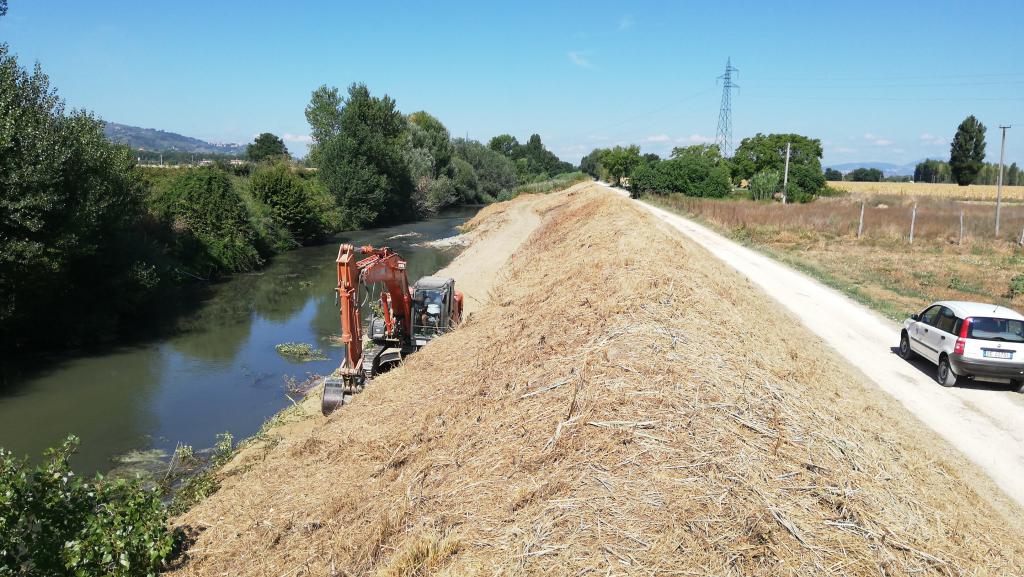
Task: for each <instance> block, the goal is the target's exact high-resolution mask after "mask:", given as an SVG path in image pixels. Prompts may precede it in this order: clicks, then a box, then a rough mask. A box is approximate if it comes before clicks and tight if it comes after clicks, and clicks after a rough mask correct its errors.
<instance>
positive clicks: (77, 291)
mask: <svg viewBox="0 0 1024 577" xmlns="http://www.w3.org/2000/svg"><path fill="white" fill-rule="evenodd" d="M143 194H144V189H143V182H142V179H141V178H140V175H139V173H138V171H137V170H136V169H135V161H134V159H133V158H132V155H131V153H130V152H129V150H128V149H127V148H126V147H123V146H118V145H114V144H112V143H111V142H110V141H109V140H107V139H106V137H105V136H104V135H103V124H102V122H100V121H99V120H97V119H96V118H94V117H92V116H90V115H89V114H87V113H85V112H81V111H75V112H71V113H66V112H65V109H64V102H63V101H62V100H61V99H60V98H59V97H58V96H57V93H56V91H55V90H53V89H52V88H51V87H50V84H49V79H48V78H47V77H46V75H45V74H43V72H42V70H41V69H40V67H39V66H38V65H36V68H35V70H34V71H33V72H32V73H29V72H27V71H25V70H23V69H22V68H20V67H19V66H18V62H17V59H16V58H15V57H14V56H13V55H9V54H8V48H7V45H6V44H0V346H13V345H14V344H16V343H24V342H28V341H33V340H39V339H46V340H54V339H60V340H64V339H67V338H70V337H71V336H72V335H73V334H75V332H76V331H75V329H76V328H78V327H88V333H89V338H90V339H92V340H95V339H96V337H97V336H98V335H102V334H103V333H104V331H106V330H108V329H113V328H114V327H115V326H116V320H117V317H118V315H119V314H122V313H128V312H132V311H133V309H134V306H135V305H136V304H138V303H139V302H140V301H142V300H144V298H145V295H146V294H147V291H149V290H150V289H152V288H154V287H155V286H156V285H157V284H158V280H159V279H158V277H157V271H156V269H155V266H154V264H153V263H152V260H151V259H150V252H151V251H149V250H148V248H149V244H148V243H147V242H146V240H145V238H144V237H142V236H141V234H140V230H139V226H140V220H141V216H142V213H143V207H142V203H143ZM83 303H87V306H83ZM53 322H57V323H59V326H60V327H61V329H60V330H59V331H53V330H52V329H50V328H48V327H52V326H53ZM46 333H50V334H46Z"/></svg>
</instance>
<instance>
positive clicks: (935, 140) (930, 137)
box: [921, 132, 949, 146]
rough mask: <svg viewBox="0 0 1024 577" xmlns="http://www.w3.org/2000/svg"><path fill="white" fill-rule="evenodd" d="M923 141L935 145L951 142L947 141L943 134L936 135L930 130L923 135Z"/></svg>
mask: <svg viewBox="0 0 1024 577" xmlns="http://www.w3.org/2000/svg"><path fill="white" fill-rule="evenodd" d="M921 142H923V143H925V144H930V145H933V146H939V145H945V144H949V143H948V142H946V139H945V138H942V137H941V136H935V135H934V134H931V133H928V132H925V133H924V134H922V135H921Z"/></svg>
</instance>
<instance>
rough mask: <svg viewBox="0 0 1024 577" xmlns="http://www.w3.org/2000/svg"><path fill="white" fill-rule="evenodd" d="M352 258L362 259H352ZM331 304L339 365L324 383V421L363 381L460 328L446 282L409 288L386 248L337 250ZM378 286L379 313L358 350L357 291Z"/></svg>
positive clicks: (454, 296)
mask: <svg viewBox="0 0 1024 577" xmlns="http://www.w3.org/2000/svg"><path fill="white" fill-rule="evenodd" d="M357 252H358V253H360V254H361V255H362V256H363V258H361V259H360V258H358V256H357ZM337 262H338V286H337V288H336V289H335V291H336V299H337V303H338V306H339V308H340V309H341V341H342V343H343V344H344V346H345V361H344V363H343V364H342V365H341V367H340V368H339V369H338V370H337V371H336V372H335V374H334V375H332V376H330V377H327V378H326V379H324V396H323V401H322V404H321V410H322V411H323V413H324V414H325V415H327V414H329V413H331V412H332V411H334V410H335V409H337V408H338V407H340V406H341V405H344V404H345V399H346V397H348V396H351V395H353V394H355V393H358V392H360V391H362V390H363V388H364V387H365V386H366V381H367V380H368V379H370V378H372V377H374V376H376V375H377V374H379V373H382V372H384V371H386V370H388V369H390V368H392V367H394V366H395V365H397V364H398V363H400V362H401V361H402V359H403V358H404V357H405V356H407V355H409V354H412V353H414V352H416V351H418V350H419V349H420V348H421V347H423V346H424V345H426V344H427V343H428V342H430V341H431V340H432V339H434V338H437V337H439V336H441V335H443V334H444V333H446V332H448V331H450V330H452V329H453V328H454V327H455V326H456V325H458V324H459V323H460V322H462V300H463V297H462V293H461V292H459V291H457V290H455V280H454V279H451V278H442V277H433V276H426V277H423V278H421V279H420V280H418V281H416V284H415V285H414V286H412V287H410V286H409V279H408V278H407V277H406V274H405V265H406V263H405V261H404V260H402V258H401V257H400V256H398V254H397V253H395V252H393V251H392V250H391V249H389V248H387V247H381V248H374V247H372V246H363V247H359V248H358V249H357V248H356V247H355V246H353V245H351V244H343V245H341V248H340V249H338V261H337ZM378 283H380V284H382V285H383V290H381V293H380V308H379V309H377V310H374V311H373V313H372V314H371V315H370V318H369V322H368V323H367V326H368V329H369V330H368V332H369V340H370V341H371V342H372V346H371V347H368V348H367V349H366V350H365V351H364V350H363V324H362V315H361V312H362V311H361V310H360V308H361V304H362V303H361V302H360V299H361V296H360V292H361V290H360V289H361V288H365V287H373V286H375V285H377V284H378Z"/></svg>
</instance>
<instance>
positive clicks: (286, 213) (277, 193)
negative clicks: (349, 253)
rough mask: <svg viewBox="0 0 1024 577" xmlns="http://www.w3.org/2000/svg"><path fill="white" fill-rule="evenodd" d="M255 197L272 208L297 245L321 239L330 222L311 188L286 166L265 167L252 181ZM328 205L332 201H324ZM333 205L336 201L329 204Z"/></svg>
mask: <svg viewBox="0 0 1024 577" xmlns="http://www.w3.org/2000/svg"><path fill="white" fill-rule="evenodd" d="M249 190H250V191H251V192H252V195H253V197H254V198H255V199H256V200H258V201H260V202H261V203H263V204H265V205H266V206H268V207H269V208H270V212H271V215H272V218H273V220H274V222H275V224H277V225H278V226H280V227H282V228H284V229H285V230H286V231H287V232H288V234H289V235H291V237H292V239H294V242H295V243H297V244H309V243H311V242H316V241H319V240H322V239H323V238H324V237H325V236H326V235H327V233H328V231H329V225H330V223H329V222H327V221H326V219H325V218H324V213H325V212H330V207H328V210H327V211H325V210H324V207H323V206H320V203H318V199H317V198H316V195H315V193H314V191H313V190H312V187H311V186H309V185H308V183H307V182H305V181H304V180H302V178H300V177H299V176H298V175H296V174H295V173H294V172H292V170H291V167H289V166H288V164H287V163H284V162H278V163H276V164H273V165H269V166H262V167H260V168H259V169H257V170H256V172H255V173H254V174H253V176H252V180H250V181H249ZM325 200H327V201H328V202H330V201H331V199H329V198H328V199H325ZM330 203H331V204H332V205H333V202H330Z"/></svg>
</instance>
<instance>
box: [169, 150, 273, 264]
mask: <svg viewBox="0 0 1024 577" xmlns="http://www.w3.org/2000/svg"><path fill="white" fill-rule="evenodd" d="M152 204H153V208H154V210H155V211H156V212H157V214H158V216H160V217H161V218H162V219H164V220H166V221H168V222H169V224H170V226H171V227H172V229H173V230H174V231H175V233H176V234H177V239H176V244H177V246H176V247H175V252H177V253H178V256H179V257H180V258H181V259H182V260H183V261H184V262H185V263H186V265H187V266H189V267H190V268H192V269H193V272H196V273H198V274H201V275H210V274H216V273H219V272H243V271H248V270H252V269H254V268H256V267H257V266H259V265H260V264H262V262H263V259H262V257H260V254H259V252H258V251H257V250H256V240H257V234H256V231H255V230H254V227H253V224H252V223H251V222H250V220H249V213H248V211H247V210H246V207H245V205H244V202H243V200H242V198H241V197H240V196H239V195H238V193H237V192H236V191H235V189H234V188H233V187H232V184H231V179H230V178H229V177H228V175H226V174H224V173H223V172H221V171H220V170H217V169H215V168H198V169H195V170H188V171H186V172H184V173H183V174H181V175H180V176H179V177H178V178H176V179H175V180H174V181H173V182H171V183H170V185H169V186H168V187H167V189H166V191H165V192H163V194H156V195H155V196H154V198H153V200H152Z"/></svg>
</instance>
